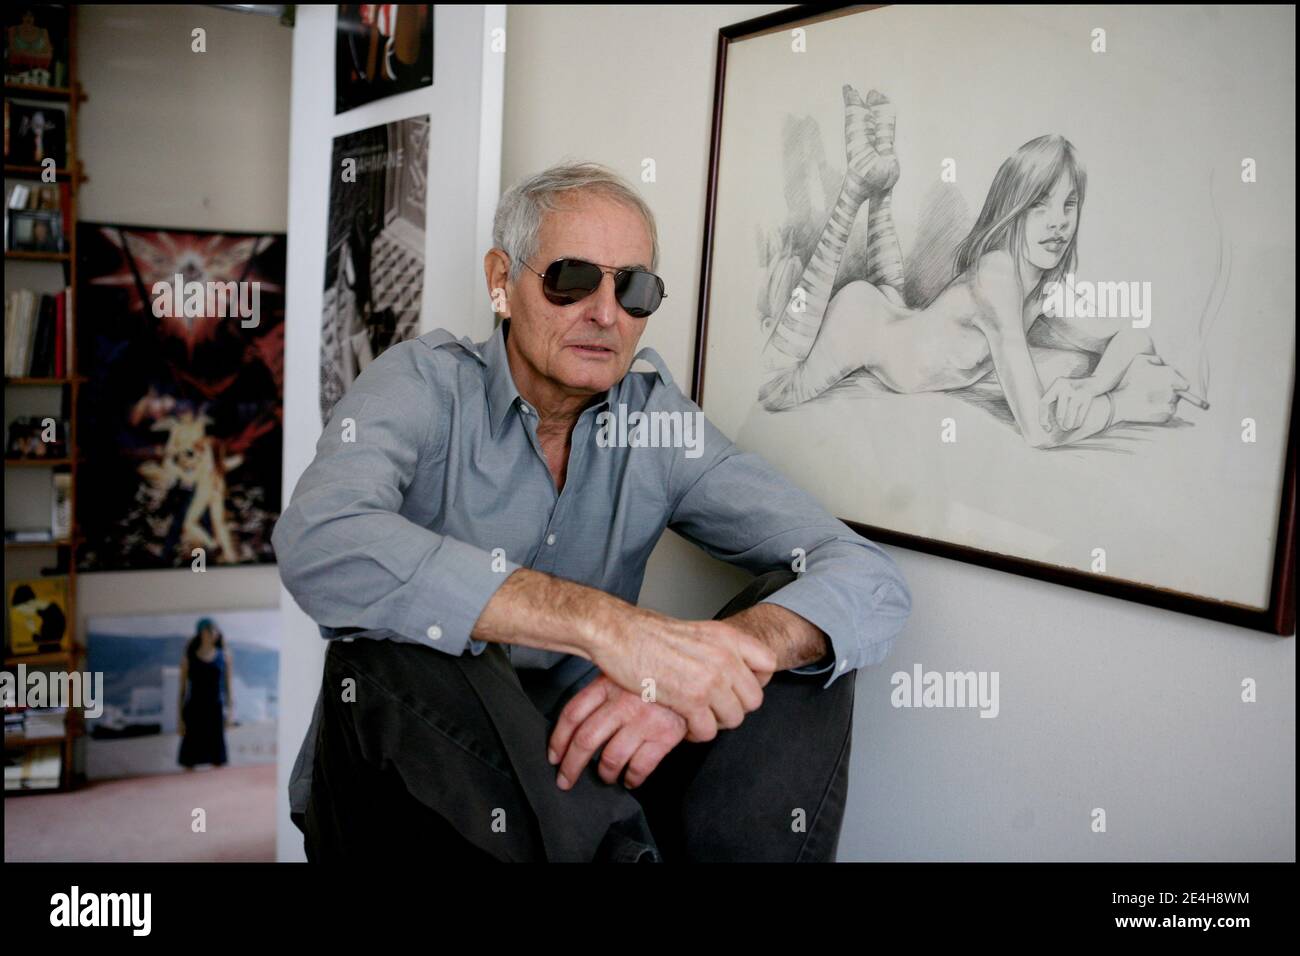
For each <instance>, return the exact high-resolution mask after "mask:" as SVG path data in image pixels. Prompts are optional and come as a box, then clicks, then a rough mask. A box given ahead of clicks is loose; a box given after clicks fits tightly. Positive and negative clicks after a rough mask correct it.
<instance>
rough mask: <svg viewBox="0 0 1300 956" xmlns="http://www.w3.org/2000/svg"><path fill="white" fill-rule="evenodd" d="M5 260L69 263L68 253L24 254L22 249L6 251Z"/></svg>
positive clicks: (70, 257)
mask: <svg viewBox="0 0 1300 956" xmlns="http://www.w3.org/2000/svg"><path fill="white" fill-rule="evenodd" d="M5 258H6V259H20V260H24V261H26V262H71V261H72V253H70V252H25V251H24V250H22V249H6V250H5Z"/></svg>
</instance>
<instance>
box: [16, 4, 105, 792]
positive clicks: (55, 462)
mask: <svg viewBox="0 0 1300 956" xmlns="http://www.w3.org/2000/svg"><path fill="white" fill-rule="evenodd" d="M66 10H67V18H68V25H67V37H68V85H67V86H65V87H44V86H31V85H28V84H22V83H6V84H5V98H6V100H8V99H10V98H15V99H23V98H28V99H36V100H45V101H47V102H62V103H66V104H67V143H66V153H67V159H66V161H65V163H64V166H63V168H61V169H56V170H55V171H54V172H55V177H56V179H57V180H59V181H60V182H62V183H66V196H67V198H66V203H67V205H66V208H65V210H64V213H65V214H66V216H67V221H68V223H69V225H68V227H67V230H66V232H67V234H66V235H65V236H64V237H63V240H64V244H65V246H64V247H65V248H66V250H67V251H66V252H38V251H28V250H19V249H10V250H6V251H5V264H6V267H7V266H8V264H9V263H11V262H49V263H57V264H59V265H61V266H63V268H62V269H61V270H60V272H61V273H62V275H63V278H64V279H65V285H66V286H67V287H68V288H69V289H71V292H70V294H69V296H68V302H67V315H68V330H67V331H68V335H67V338H68V342H67V345H68V348H69V352H70V354H71V355H73V356H76V355H77V352H78V349H77V331H78V325H79V321H78V318H79V317H78V314H77V219H78V215H77V214H78V206H79V204H80V203H79V200H80V195H79V194H80V187H81V185H82V184H84V183H85V182H86V181H87V176H86V174H85V170H84V169H83V168H82V164H81V161H80V159H79V158H78V157H79V155H80V154H79V150H78V148H77V147H78V145H79V144H78V135H77V134H78V129H77V127H78V123H77V119H78V116H77V114H78V110H79V108H80V104H82V103H83V102H85V101H86V93H85V90H83V89H82V87H81V84H80V82H79V81H78V75H79V74H78V64H77V20H78V17H77V7H76V6H75V5H69V6H67V7H66ZM43 172H44V169H43V168H42V167H40V166H28V165H19V164H9V163H6V164H5V176H6V177H13V178H16V179H29V178H34V179H38V180H39V179H40V178H41V174H42V173H43ZM8 271H9V270H8V268H6V273H8ZM9 280H10V277H9V276H8V275H6V281H5V285H6V286H7V287H8V286H12V285H13V283H12V282H11V281H9ZM68 372H69V374H68V375H64V376H57V377H51V376H15V377H13V378H8V377H6V378H5V385H6V387H7V386H10V385H13V386H17V387H29V386H47V387H49V386H52V387H57V388H59V389H60V392H59V401H60V402H61V403H66V408H67V415H66V418H67V419H68V424H69V428H70V433H69V435H68V436H67V437H68V443H67V455H68V457H66V458H30V459H8V458H6V459H5V463H6V464H7V465H12V466H14V467H16V468H46V469H58V468H69V469H71V475H72V481H71V488H70V501H69V503H68V507H69V509H70V511H71V518H72V525H71V528H70V531H69V534H68V536H67V537H66V538H58V539H50V540H48V541H6V542H5V548H6V551H9V550H26V549H46V548H48V549H63V548H67V549H68V550H67V551H66V552H64V551H61V550H60V551H58V553H57V569H63V565H64V561H63V558H64V555H65V554H66V556H67V567H66V569H64V570H60V574H59V575H57V576H60V577H64V578H66V580H67V606H66V607H65V608H64V611H65V613H66V616H67V640H68V641H69V644H70V646H69V648H68V649H67V650H66V651H55V652H51V653H46V654H21V655H6V657H5V667H6V668H10V669H12V668H14V667H17V666H18V665H27V666H30V667H49V668H62V669H64V670H73V669H77V668H80V667H81V666H82V662H83V661H84V659H85V656H86V647H85V645H84V643H81V642H79V641H78V629H79V628H78V625H79V623H80V622H79V620H78V615H77V586H76V583H77V561H76V557H77V547H78V546H79V545H80V544H81V543H82V542H83V541H84V540H85V539H84V538H83V537H82V536H81V535H80V534H79V531H78V527H77V492H78V485H79V484H80V481H79V478H80V476H79V474H78V466H79V465H81V464H82V463H83V461H84V460H83V459H82V457H81V456H80V454H79V452H78V446H77V443H76V438H77V435H78V430H77V417H78V416H77V412H78V405H79V397H80V396H81V395H82V394H83V393H81V392H80V389H79V388H78V386H79V385H81V383H83V382H85V381H87V379H86V378H85V377H84V376H81V375H77V374H76V373H75V371H74V370H73V367H69V369H68ZM65 385H66V386H68V387H69V388H68V390H67V391H62V386H65ZM37 397H38V398H40V399H41V400H42V401H45V400H48V398H49V397H50V396H45V395H38V396H37ZM55 417H56V418H57V417H60V416H58V415H56V416H55ZM47 520H49V518H48V515H42V516H41V518H40V519H39V520H31V519H24V521H30V525H35V526H37V527H42V526H43V525H44V523H45V521H47ZM17 523H18V524H22V523H24V522H17ZM30 525H29V526H30ZM63 729H64V732H63V734H62V735H61V736H57V737H33V738H22V739H13V740H7V741H5V747H6V748H7V749H27V748H31V747H37V746H42V745H58V746H59V748H60V757H61V759H60V768H59V770H60V773H59V785H58V786H57V787H47V788H13V789H10V788H8V787H6V788H5V797H6V798H7V797H10V796H30V795H32V794H38V793H66V792H68V791H70V790H74V789H76V788H77V787H78V786H79V785H80V784H81V783H83V782H84V780H85V777H84V775H83V774H81V773H78V772H76V770H75V768H74V766H73V751H74V749H75V748H74V746H73V744H74V742H75V741H76V740H77V739H78V738H81V737H84V736H85V731H86V725H85V714H84V713H83V712H82V711H81V709H80V708H76V707H71V708H69V709H68V711H67V714H66V715H65V719H64V724H63Z"/></svg>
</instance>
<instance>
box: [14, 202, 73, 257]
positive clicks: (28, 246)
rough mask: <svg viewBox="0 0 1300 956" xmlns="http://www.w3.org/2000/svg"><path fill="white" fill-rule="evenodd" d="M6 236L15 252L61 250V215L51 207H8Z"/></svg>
mask: <svg viewBox="0 0 1300 956" xmlns="http://www.w3.org/2000/svg"><path fill="white" fill-rule="evenodd" d="M8 238H9V248H10V249H12V250H14V251H15V252H63V251H64V250H63V215H62V213H60V212H58V211H57V210H51V209H10V210H9V228H8Z"/></svg>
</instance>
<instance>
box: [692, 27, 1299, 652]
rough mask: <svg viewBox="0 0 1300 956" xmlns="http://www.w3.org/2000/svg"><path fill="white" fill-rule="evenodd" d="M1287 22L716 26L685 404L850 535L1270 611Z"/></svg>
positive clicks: (1282, 617) (1287, 415)
mask: <svg viewBox="0 0 1300 956" xmlns="http://www.w3.org/2000/svg"><path fill="white" fill-rule="evenodd" d="M1294 37H1295V10H1294V8H1286V7H1254V6H1238V7H1227V6H1221V7H1215V6H1196V7H1187V6H1174V7H1169V6H1089V7H1081V6H1072V5H1056V6H1017V7H1009V6H993V5H977V6H906V5H898V6H885V7H880V8H871V9H864V8H861V7H852V8H847V7H846V8H842V9H836V10H832V11H820V10H819V11H816V12H815V13H809V12H808V11H806V10H804V8H800V9H799V10H790V11H785V12H783V13H782V14H781V16H780V17H779V18H776V19H775V20H774V19H771V18H769V19H765V20H764V21H763V23H762V24H761V25H758V26H754V25H749V24H736V25H734V26H732V27H727V28H724V29H723V31H722V42H721V43H720V46H719V62H720V72H719V82H718V85H717V101H716V102H715V106H714V109H715V113H714V115H715V117H716V121H717V122H716V125H715V127H714V130H715V133H714V140H713V144H712V150H713V153H712V156H713V161H712V162H711V164H710V167H711V168H712V169H715V170H716V173H715V174H714V175H713V177H712V181H711V182H710V183H709V190H708V197H709V198H708V206H707V207H706V220H705V243H706V245H705V249H706V253H705V258H704V260H703V261H704V264H705V267H704V272H703V280H702V281H703V284H704V293H703V295H702V299H701V317H700V333H699V338H698V348H697V354H696V365H695V368H696V380H695V383H694V386H695V398H696V399H697V400H698V401H699V403H700V404H701V406H702V407H703V409H704V412H705V414H707V415H708V416H709V417H710V419H711V420H712V421H713V422H714V423H715V424H716V425H717V426H718V427H719V428H721V429H722V430H723V431H724V432H725V433H727V434H728V435H729V436H730V437H731V438H732V439H733V440H734V441H736V443H737V444H738V445H740V446H741V447H742V448H744V449H746V450H748V451H753V452H756V453H758V454H760V455H763V456H764V457H766V458H768V459H769V460H770V461H772V462H773V463H774V464H775V465H776V466H777V467H778V468H780V469H781V470H782V471H784V473H785V474H786V475H787V476H788V477H789V478H791V479H792V480H794V481H795V482H797V483H799V484H800V485H802V486H803V487H804V488H805V489H806V490H808V491H809V492H811V493H813V494H815V495H817V496H818V498H820V500H821V501H823V502H824V503H825V504H826V505H827V506H828V507H830V508H831V509H832V510H833V511H834V512H835V513H836V514H837V515H839V516H840V517H842V518H844V519H846V520H848V521H851V522H853V523H854V524H855V525H856V526H858V528H859V529H860V530H861V531H862V532H863V533H864V534H866V535H867V536H868V537H871V538H873V539H876V540H880V541H884V542H888V543H896V544H901V545H903V546H906V547H909V548H914V549H918V550H923V551H926V552H929V553H933V554H940V555H944V556H946V557H951V558H954V559H957V560H963V561H971V562H974V563H978V564H983V565H986V566H990V567H995V568H998V569H1001V570H1006V571H1014V572H1016V573H1020V574H1025V575H1029V576H1033V577H1038V578H1043V579H1046V580H1050V581H1054V582H1058V583H1062V584H1069V585H1072V586H1075V587H1079V588H1083V589H1086V590H1091V591H1096V592H1100V593H1105V594H1111V595H1114V596H1117V597H1123V598H1126V599H1130V600H1136V601H1142V602H1145V603H1149V604H1154V605H1156V606H1160V607H1166V608H1172V609H1175V610H1180V611H1184V612H1187V613H1191V614H1198V615H1202V616H1206V617H1211V618H1214V619H1218V620H1224V621H1230V622H1233V623H1237V624H1241V625H1244V626H1249V627H1256V628H1259V629H1262V630H1268V631H1272V632H1275V633H1290V632H1291V629H1293V628H1294V576H1293V570H1292V569H1293V554H1292V552H1293V549H1294V529H1295V478H1294V467H1295V436H1294V434H1293V431H1292V424H1293V421H1294V412H1295V400H1294V399H1295V346H1296V341H1295V339H1296V321H1295V261H1296V257H1295V253H1296V250H1295V246H1296V242H1295V235H1296V233H1295V216H1294V212H1295V201H1296V190H1295V184H1296V178H1295V115H1296V110H1295V94H1296V86H1295V40H1294ZM1266 171H1267V172H1266Z"/></svg>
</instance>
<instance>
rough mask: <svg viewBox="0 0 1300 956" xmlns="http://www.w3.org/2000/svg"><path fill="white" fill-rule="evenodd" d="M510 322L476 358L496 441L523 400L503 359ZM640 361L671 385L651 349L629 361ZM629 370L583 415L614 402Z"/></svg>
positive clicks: (663, 364)
mask: <svg viewBox="0 0 1300 956" xmlns="http://www.w3.org/2000/svg"><path fill="white" fill-rule="evenodd" d="M509 323H510V320H509V319H504V320H502V321H501V323H500V324H498V325H497V327H496V329H495V331H493V333H492V337H491V338H489V339H488V340H487V342H485V343H484V344H483V348H482V352H481V354H480V355H479V356H478V358H479V361H481V362H482V363H483V365H484V366H485V368H486V375H487V400H488V422H489V424H490V425H491V428H492V437H493V438H496V437H497V433H498V432H500V431H501V423H502V422H504V421H505V418H506V415H507V414H509V412H510V409H511V408H512V407H514V404H515V402H516V401H520V402H522V401H523V396H521V395H520V394H519V389H518V388H517V387H516V386H515V378H514V376H513V375H512V374H511V373H510V360H509V359H508V358H507V357H506V337H505V333H506V326H507V325H509ZM640 359H645V360H646V361H647V362H649V363H650V364H651V365H653V366H654V369H655V371H656V372H657V373H658V374H659V377H660V378H661V379H663V381H664V384H665V385H672V383H673V378H672V376H671V375H670V374H668V365H667V363H666V362H664V360H663V358H661V357H660V355H659V353H658V352H656V351H655V350H654V349H652V348H650V347H649V346H646V347H645V348H643V349H641V350H640V351H639V352H637V353H636V357H635V358H633V359H632V364H633V365H635V364H636V363H637V362H638V361H639V360H640ZM631 374H632V372H631V369H630V368H629V369H628V372H627V374H626V375H624V376H623V377H622V378H621V379H619V381H618V382H617V383H615V385H614V387H613V388H611V389H610V390H609V391H608V392H606V393H605V394H604V395H603V396H602V397H601V399H600V401H598V402H596V403H595V404H593V405H591V406H589V407H588V408H587V409H586V410H585V411H584V412H583V414H586V413H587V412H594V411H597V410H599V409H600V408H601V407H602V406H604V405H609V404H610V403H612V402H614V401H616V400H617V399H618V398H619V397H620V396H621V395H622V394H623V389H624V388H625V383H626V382H627V378H628V375H631Z"/></svg>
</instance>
